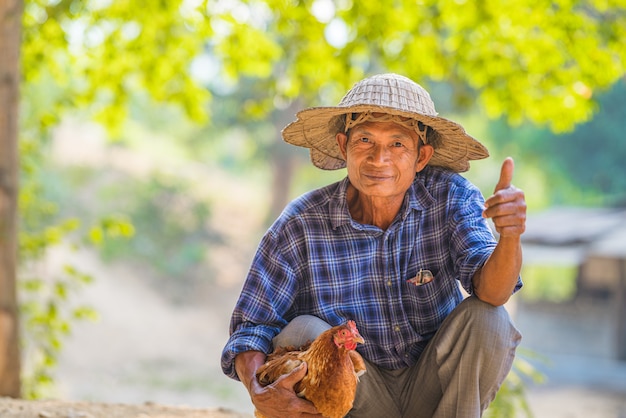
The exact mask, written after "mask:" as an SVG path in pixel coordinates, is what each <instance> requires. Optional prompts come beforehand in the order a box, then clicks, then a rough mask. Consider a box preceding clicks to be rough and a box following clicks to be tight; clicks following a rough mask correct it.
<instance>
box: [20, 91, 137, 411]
mask: <svg viewBox="0 0 626 418" xmlns="http://www.w3.org/2000/svg"><path fill="white" fill-rule="evenodd" d="M24 94H25V95H28V94H29V90H28V89H25V92H24ZM33 108H34V107H32V108H31V107H27V108H26V112H24V118H25V119H26V120H28V119H29V118H32V117H36V115H35V114H34V112H30V111H29V110H31V109H33ZM30 128H31V129H23V130H22V139H21V142H20V154H21V169H22V178H21V184H20V186H21V187H20V196H19V199H20V200H19V208H20V221H21V223H20V230H19V254H20V266H19V280H18V289H19V295H20V297H19V300H20V316H21V324H22V330H21V337H22V352H23V358H24V360H23V363H24V368H23V376H22V396H23V397H24V398H26V399H37V398H42V397H45V396H49V395H50V390H51V389H52V387H53V383H54V378H53V372H54V369H55V367H56V366H57V362H58V357H59V355H60V352H61V350H62V348H63V340H64V338H66V337H68V336H69V335H70V333H71V331H72V325H73V324H74V323H75V322H76V321H83V320H93V319H95V318H97V313H96V312H95V311H94V310H93V309H92V308H91V307H89V306H87V305H84V304H81V303H80V302H77V299H78V296H79V294H80V291H81V289H82V288H83V286H84V285H86V284H89V283H90V282H91V281H92V280H93V278H92V277H91V276H90V275H89V274H85V273H84V272H82V271H80V270H79V269H77V268H76V267H74V266H72V265H71V264H69V263H65V264H64V265H63V267H62V269H61V271H59V272H55V273H54V276H51V275H50V272H49V271H46V268H45V266H46V264H47V262H46V256H47V255H48V252H49V251H50V249H52V248H54V247H61V246H69V247H70V248H71V249H79V248H83V247H85V246H94V245H98V244H100V243H102V242H105V241H106V239H107V238H109V237H118V236H125V237H128V236H130V235H132V226H130V225H129V224H128V223H127V222H126V221H125V219H123V218H113V217H109V218H103V219H101V220H100V221H97V222H94V223H93V224H92V225H91V226H88V225H87V224H85V222H84V221H81V220H80V219H78V218H75V217H62V216H59V207H58V204H57V203H55V202H54V199H53V198H52V197H51V196H50V190H49V188H47V187H46V186H45V184H46V182H47V180H48V178H47V170H46V167H47V160H46V157H47V154H46V152H45V151H46V145H45V144H46V142H47V138H48V134H47V132H45V131H44V130H39V129H37V125H31V126H30ZM81 227H82V228H83V229H84V228H87V229H88V230H89V231H90V232H89V235H88V236H86V235H85V234H84V233H81V232H80V229H81Z"/></svg>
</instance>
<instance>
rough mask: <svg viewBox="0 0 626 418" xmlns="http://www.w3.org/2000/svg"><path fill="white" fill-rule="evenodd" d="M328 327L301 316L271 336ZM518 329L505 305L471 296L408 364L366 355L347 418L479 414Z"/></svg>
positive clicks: (297, 341)
mask: <svg viewBox="0 0 626 418" xmlns="http://www.w3.org/2000/svg"><path fill="white" fill-rule="evenodd" d="M328 328H330V325H329V324H327V323H326V322H324V321H322V320H321V319H319V318H317V317H314V316H308V315H305V316H300V317H297V318H295V319H294V320H293V321H291V322H290V323H289V324H288V325H287V326H286V327H285V328H284V329H283V330H282V331H281V333H280V334H278V335H277V336H276V337H275V338H274V341H273V342H274V347H278V346H287V345H295V346H299V345H302V344H304V343H306V341H308V340H313V339H314V338H315V337H316V336H317V335H319V334H320V333H322V332H323V331H325V330H326V329H328ZM520 341H521V335H520V333H519V332H518V331H517V329H516V328H515V326H514V325H513V323H512V322H511V318H510V317H509V314H508V313H507V311H506V310H505V309H504V307H502V306H500V307H494V306H492V305H490V304H488V303H485V302H483V301H481V300H480V299H478V298H476V297H474V296H470V297H468V298H467V299H465V300H464V301H463V302H461V304H459V306H457V307H456V308H455V309H454V310H453V311H452V312H451V313H450V315H448V317H447V318H446V319H445V321H444V322H443V324H442V325H441V327H440V328H439V330H438V331H437V333H436V334H435V336H434V337H433V338H432V340H431V341H430V342H429V343H428V345H427V347H426V349H425V350H424V352H423V353H422V355H421V356H420V358H419V361H418V362H417V363H416V364H415V365H414V366H412V367H408V368H404V369H398V370H387V369H383V368H380V367H377V366H375V365H374V364H372V363H370V362H368V361H366V366H367V372H366V373H365V374H364V375H362V376H361V378H360V382H359V385H358V387H357V394H356V399H355V401H354V406H353V408H352V410H351V411H350V413H349V414H348V416H349V417H351V418H370V417H371V418H380V417H385V418H395V417H402V418H405V417H417V418H429V417H433V418H453V417H458V418H472V417H480V416H481V415H482V413H483V412H484V411H485V409H487V407H488V406H489V404H490V403H491V401H493V399H494V398H495V396H496V393H497V391H498V389H499V388H500V385H501V384H502V382H503V381H504V379H505V378H506V376H507V374H508V373H509V371H510V370H511V366H512V364H513V358H514V356H515V349H516V348H517V346H518V344H519V342H520Z"/></svg>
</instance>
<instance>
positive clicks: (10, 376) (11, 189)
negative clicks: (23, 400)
mask: <svg viewBox="0 0 626 418" xmlns="http://www.w3.org/2000/svg"><path fill="white" fill-rule="evenodd" d="M22 8H23V2H22V0H0V396H11V397H15V398H17V397H19V396H20V352H19V333H18V304H17V289H16V264H17V198H18V180H17V179H18V151H17V131H18V129H17V126H18V116H17V115H18V96H19V84H20V72H19V56H20V53H19V50H20V40H21V35H20V34H21V23H22V22H21V19H22Z"/></svg>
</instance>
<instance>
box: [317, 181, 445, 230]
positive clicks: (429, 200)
mask: <svg viewBox="0 0 626 418" xmlns="http://www.w3.org/2000/svg"><path fill="white" fill-rule="evenodd" d="M348 184H350V181H349V180H348V177H347V176H346V177H345V178H344V179H343V180H341V181H340V182H338V183H337V188H336V189H335V192H334V193H333V195H332V197H331V199H330V202H329V212H330V221H331V224H332V227H333V229H336V228H338V227H340V226H342V225H345V224H350V223H351V222H352V217H351V216H350V211H349V210H348V201H347V199H346V194H347V191H348ZM434 203H435V199H434V198H433V197H432V195H431V194H430V193H429V192H428V190H427V189H426V187H425V186H424V178H423V176H420V173H417V175H416V176H415V180H413V184H412V185H411V187H409V190H407V192H406V195H405V196H404V203H403V204H402V207H401V208H400V214H401V216H402V220H405V219H406V217H407V216H408V215H409V213H410V212H411V211H413V210H416V211H421V210H424V209H426V208H428V207H430V206H431V205H433V204H434Z"/></svg>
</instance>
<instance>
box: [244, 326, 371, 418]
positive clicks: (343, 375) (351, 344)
mask: <svg viewBox="0 0 626 418" xmlns="http://www.w3.org/2000/svg"><path fill="white" fill-rule="evenodd" d="M364 342H365V341H364V340H363V337H361V335H360V334H359V331H358V330H357V328H356V324H355V323H354V321H348V322H347V323H345V324H343V325H339V326H336V327H333V328H330V329H329V330H327V331H325V332H323V333H322V334H320V335H319V336H318V337H317V338H316V339H315V341H313V342H312V343H311V344H310V345H306V346H303V347H299V348H295V347H279V348H277V349H276V350H275V351H274V352H273V353H272V354H270V355H269V356H268V357H267V360H266V362H265V363H264V364H263V365H262V366H261V367H260V368H259V369H258V370H257V373H256V375H257V378H258V380H259V383H261V385H263V386H267V385H269V384H271V383H273V382H275V381H276V380H277V379H278V378H279V377H280V376H282V375H284V374H288V373H290V372H291V371H293V369H295V368H296V367H298V366H299V365H300V364H302V362H306V364H307V374H306V376H305V377H304V378H303V379H302V380H301V381H300V382H298V383H297V384H296V385H295V387H294V390H295V391H296V394H297V395H298V396H300V397H302V398H305V399H307V400H309V401H311V402H312V403H313V405H315V407H316V408H317V410H318V411H319V412H320V413H321V414H322V415H324V416H325V417H327V418H342V417H344V416H345V415H346V414H347V413H348V412H349V411H350V409H351V408H352V404H353V402H354V396H355V394H356V386H357V383H358V381H359V376H361V375H362V374H363V373H365V362H364V361H363V358H362V357H361V355H360V354H359V353H358V352H357V351H355V348H356V346H357V344H358V343H361V344H362V343H364ZM255 416H256V417H258V418H263V415H261V414H260V413H259V412H258V411H255Z"/></svg>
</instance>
